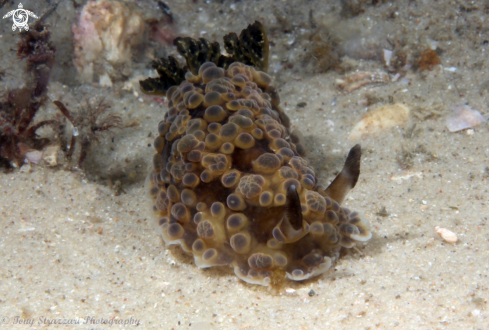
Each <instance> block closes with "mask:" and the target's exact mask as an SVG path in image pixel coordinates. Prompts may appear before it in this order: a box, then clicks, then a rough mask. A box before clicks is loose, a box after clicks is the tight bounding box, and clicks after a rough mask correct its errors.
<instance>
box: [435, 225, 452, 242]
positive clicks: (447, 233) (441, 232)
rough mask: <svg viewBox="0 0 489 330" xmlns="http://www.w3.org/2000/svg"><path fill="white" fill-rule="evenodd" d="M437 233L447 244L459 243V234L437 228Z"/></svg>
mask: <svg viewBox="0 0 489 330" xmlns="http://www.w3.org/2000/svg"><path fill="white" fill-rule="evenodd" d="M435 231H436V232H437V233H438V234H439V235H440V236H441V238H443V239H444V240H445V242H447V243H455V242H457V234H455V233H454V232H452V231H450V230H448V229H446V228H441V227H438V226H436V227H435Z"/></svg>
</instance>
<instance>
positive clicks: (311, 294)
mask: <svg viewBox="0 0 489 330" xmlns="http://www.w3.org/2000/svg"><path fill="white" fill-rule="evenodd" d="M315 294H316V292H314V290H313V289H311V291H309V293H308V295H309V297H312V296H314V295H315Z"/></svg>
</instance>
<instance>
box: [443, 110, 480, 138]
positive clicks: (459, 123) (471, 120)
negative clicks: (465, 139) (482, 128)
mask: <svg viewBox="0 0 489 330" xmlns="http://www.w3.org/2000/svg"><path fill="white" fill-rule="evenodd" d="M452 110H453V111H455V116H453V117H450V118H448V119H447V128H448V130H449V131H450V132H458V131H461V130H464V129H466V128H472V127H475V126H477V125H479V124H482V123H483V122H485V121H486V119H485V118H484V117H483V116H482V115H481V114H480V112H479V111H477V110H473V109H472V108H470V107H469V106H468V105H459V104H456V105H453V106H452Z"/></svg>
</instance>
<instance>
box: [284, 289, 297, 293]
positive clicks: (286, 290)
mask: <svg viewBox="0 0 489 330" xmlns="http://www.w3.org/2000/svg"><path fill="white" fill-rule="evenodd" d="M285 292H287V293H290V294H292V293H295V290H294V289H292V288H285Z"/></svg>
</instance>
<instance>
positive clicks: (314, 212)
mask: <svg viewBox="0 0 489 330" xmlns="http://www.w3.org/2000/svg"><path fill="white" fill-rule="evenodd" d="M198 72H199V74H198V75H187V78H188V79H187V80H186V81H183V82H182V83H181V84H180V85H179V86H173V87H171V88H169V89H168V91H167V93H166V96H167V98H168V100H169V111H168V112H167V113H166V114H165V117H164V119H163V121H162V122H160V123H159V125H158V127H159V129H158V131H159V136H158V137H157V138H156V140H155V149H156V150H157V153H156V154H155V157H154V159H153V169H152V171H151V173H150V175H149V181H148V182H149V185H148V191H149V195H150V196H151V198H152V200H153V205H154V207H153V210H154V213H155V223H156V225H157V228H158V231H159V233H160V234H161V235H162V237H163V239H164V241H165V242H166V244H169V245H170V244H178V245H180V246H181V247H182V248H183V250H184V251H186V252H188V253H190V254H192V255H193V256H194V258H195V263H196V265H197V266H199V267H202V268H205V267H212V266H224V265H230V266H232V267H234V271H235V273H236V275H237V276H238V277H239V278H241V279H242V280H244V281H246V282H248V283H254V284H261V285H265V286H268V285H270V284H272V285H274V284H276V283H280V282H282V281H283V277H284V276H286V277H287V278H289V279H292V280H297V281H300V280H304V279H307V278H310V277H313V276H317V275H319V274H321V273H324V272H325V271H327V270H328V269H329V268H330V266H331V263H332V261H334V260H335V259H336V258H338V256H339V250H340V249H341V248H342V247H345V248H351V247H353V246H354V244H355V242H357V241H366V240H368V239H370V237H371V233H370V231H369V224H368V222H367V221H366V220H363V219H361V218H360V217H359V215H358V213H356V212H350V211H349V210H348V209H346V208H343V207H340V204H341V202H342V199H343V197H344V195H346V193H347V192H348V190H349V189H351V188H352V187H353V186H354V185H355V183H356V180H357V178H358V175H359V170H360V167H359V166H360V165H359V164H360V147H359V146H356V147H354V148H353V149H352V151H351V152H350V155H349V156H348V160H347V163H346V164H345V169H344V170H343V172H342V173H341V174H340V175H339V176H338V178H337V179H335V181H334V182H333V183H332V184H331V186H330V188H328V189H327V190H324V188H322V186H319V185H318V184H317V179H316V177H315V174H314V171H313V169H312V168H310V167H309V166H308V163H307V161H306V160H305V159H304V158H302V156H303V155H302V154H303V152H302V150H304V148H303V146H302V145H300V144H299V143H300V139H298V138H294V137H296V136H297V135H296V136H292V138H291V132H290V131H289V126H288V125H289V124H288V123H289V120H288V118H287V116H286V115H285V113H284V112H283V111H282V109H281V108H280V106H279V104H278V102H279V101H278V94H277V92H276V91H275V88H273V87H272V86H270V85H269V83H270V81H271V79H270V77H269V76H268V75H267V74H266V73H264V72H260V71H257V70H255V69H254V68H253V67H250V66H247V65H244V64H242V63H239V62H235V63H233V64H231V65H230V66H229V67H228V69H227V70H224V69H218V68H217V67H216V65H215V64H214V63H211V62H207V63H204V64H203V65H202V66H201V67H200V69H199V70H198ZM271 94H272V95H271ZM293 141H294V142H293ZM337 196H339V197H337ZM334 198H336V199H338V200H337V201H335V200H334ZM294 203H295V205H292V204H294Z"/></svg>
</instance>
